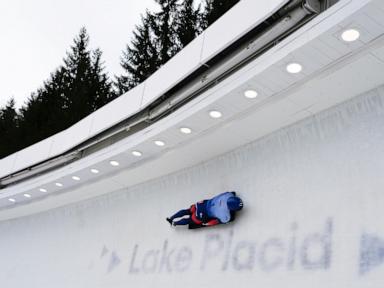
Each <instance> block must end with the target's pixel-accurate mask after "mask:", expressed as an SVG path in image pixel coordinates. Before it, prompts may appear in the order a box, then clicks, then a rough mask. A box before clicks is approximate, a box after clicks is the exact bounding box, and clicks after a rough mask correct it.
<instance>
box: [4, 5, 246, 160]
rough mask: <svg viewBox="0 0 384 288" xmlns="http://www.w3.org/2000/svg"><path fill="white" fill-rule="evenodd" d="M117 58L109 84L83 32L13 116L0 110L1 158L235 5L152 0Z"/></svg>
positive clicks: (143, 72) (72, 116)
mask: <svg viewBox="0 0 384 288" xmlns="http://www.w3.org/2000/svg"><path fill="white" fill-rule="evenodd" d="M155 1H156V3H157V4H158V5H159V7H160V9H159V11H158V12H156V13H154V12H150V11H146V12H145V14H144V15H142V18H141V23H140V24H138V25H137V26H136V29H135V31H133V37H132V40H131V42H130V43H129V44H128V45H127V46H126V48H125V50H124V51H123V54H122V57H121V66H122V67H123V71H124V73H123V74H122V75H118V76H115V79H114V80H111V79H109V77H108V74H107V73H106V72H104V66H103V61H102V52H101V51H100V50H99V49H94V50H92V49H90V48H89V36H88V34H87V31H86V29H85V28H82V29H81V30H80V33H79V34H78V35H77V36H76V38H75V39H74V41H73V45H72V46H71V47H70V49H69V51H68V52H67V54H66V56H65V57H64V59H63V64H62V65H61V66H59V67H58V68H57V69H56V70H55V71H54V72H53V73H51V75H50V77H49V79H47V80H46V81H45V82H44V83H43V85H42V87H40V88H39V89H38V90H37V91H35V92H33V93H31V95H30V97H29V98H28V100H27V101H26V103H25V104H24V106H23V107H22V108H21V109H20V110H19V111H18V110H17V109H16V107H15V101H14V99H12V98H11V99H10V100H9V101H8V103H7V104H6V105H5V106H4V107H0V159H1V158H3V157H5V156H7V155H9V154H11V153H14V152H16V151H18V150H21V149H23V148H25V147H27V146H30V145H32V144H34V143H36V142H38V141H41V140H43V139H45V138H47V137H49V136H51V135H53V134H56V133H58V132H60V131H62V130H64V129H66V128H68V127H70V126H71V125H73V124H74V123H76V122H78V121H79V120H81V119H82V118H84V117H85V116H87V115H89V114H90V113H92V112H93V111H95V110H97V109H99V108H100V107H102V106H103V105H105V104H107V103H108V102H110V101H111V100H113V99H115V98H116V97H117V96H119V95H121V94H123V93H125V92H127V91H129V90H130V89H132V88H133V87H135V86H136V85H138V84H140V83H141V82H143V81H144V80H145V79H147V78H148V77H149V76H150V75H151V74H152V73H154V72H155V71H156V70H157V69H159V68H160V67H161V66H162V65H164V64H165V63H166V62H167V61H168V60H169V59H171V58H172V57H173V56H174V55H175V54H176V53H177V52H178V51H180V50H181V49H182V48H183V47H185V46H186V45H188V43H189V42H191V41H192V40H193V39H194V38H195V37H196V36H197V35H199V34H200V33H201V32H202V31H204V29H206V28H207V27H208V26H209V25H210V24H212V23H213V22H215V21H216V20H217V19H218V18H219V17H220V16H221V15H223V14H224V13H225V12H226V11H227V10H229V9H230V8H231V7H232V6H233V5H235V4H236V3H237V2H239V0H204V1H202V2H201V3H200V5H196V3H195V2H196V1H195V0H155Z"/></svg>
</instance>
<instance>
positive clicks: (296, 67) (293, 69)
mask: <svg viewBox="0 0 384 288" xmlns="http://www.w3.org/2000/svg"><path fill="white" fill-rule="evenodd" d="M301 70H303V66H301V65H300V64H299V63H290V64H288V65H287V71H288V73H291V74H297V73H300V72H301Z"/></svg>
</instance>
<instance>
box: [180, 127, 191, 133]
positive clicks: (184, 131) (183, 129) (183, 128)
mask: <svg viewBox="0 0 384 288" xmlns="http://www.w3.org/2000/svg"><path fill="white" fill-rule="evenodd" d="M180 132H181V133H184V134H191V133H192V129H191V128H188V127H181V128H180Z"/></svg>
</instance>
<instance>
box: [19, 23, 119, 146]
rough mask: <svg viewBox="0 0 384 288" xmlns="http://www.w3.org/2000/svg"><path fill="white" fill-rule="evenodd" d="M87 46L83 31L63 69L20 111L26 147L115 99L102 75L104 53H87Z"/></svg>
mask: <svg viewBox="0 0 384 288" xmlns="http://www.w3.org/2000/svg"><path fill="white" fill-rule="evenodd" d="M88 43H89V37H88V35H87V32H86V30H85V28H82V29H81V30H80V33H79V35H78V36H77V37H76V38H75V40H74V45H73V46H72V47H71V49H70V51H69V52H68V53H67V57H66V58H65V59H64V65H63V66H61V67H59V68H58V69H57V70H56V71H55V72H54V73H52V74H51V77H50V78H49V79H48V80H47V81H45V82H44V85H43V87H41V88H40V89H38V90H37V91H36V92H34V93H32V94H31V97H30V98H29V100H28V102H27V104H26V105H24V107H22V109H20V128H19V130H20V131H21V135H22V139H21V140H22V143H23V147H26V146H29V145H31V144H33V143H36V142H38V141H40V140H42V139H45V138H47V137H49V136H51V135H53V134H55V133H58V132H60V131H62V130H64V129H66V128H68V127H69V126H71V125H73V124H75V123H76V122H78V121H79V120H81V119H82V118H84V117H85V116H87V115H88V114H90V113H92V112H93V111H95V110H96V109H98V108H100V107H101V106H103V105H105V104H106V103H108V102H109V101H111V100H112V99H113V98H114V97H115V94H114V93H113V92H112V83H111V81H110V80H109V79H108V75H107V74H106V73H104V72H103V69H104V68H103V63H102V60H101V56H102V53H101V51H100V50H99V49H96V50H93V51H92V50H90V49H88Z"/></svg>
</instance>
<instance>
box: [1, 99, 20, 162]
mask: <svg viewBox="0 0 384 288" xmlns="http://www.w3.org/2000/svg"><path fill="white" fill-rule="evenodd" d="M19 147H20V143H19V139H18V114H17V111H16V108H15V100H14V99H13V98H11V99H10V100H9V101H8V102H7V104H6V105H5V107H4V108H1V109H0V159H1V158H3V157H5V156H7V155H8V154H11V153H13V152H15V151H17V150H18V149H19Z"/></svg>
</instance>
